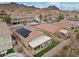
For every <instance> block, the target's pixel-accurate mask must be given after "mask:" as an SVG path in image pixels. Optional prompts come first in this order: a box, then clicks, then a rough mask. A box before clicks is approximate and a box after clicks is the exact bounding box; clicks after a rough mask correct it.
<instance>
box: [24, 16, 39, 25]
mask: <svg viewBox="0 0 79 59" xmlns="http://www.w3.org/2000/svg"><path fill="white" fill-rule="evenodd" d="M25 21H26V23H27V25H37V24H38V21H37V20H36V18H35V17H27V18H26V19H25Z"/></svg>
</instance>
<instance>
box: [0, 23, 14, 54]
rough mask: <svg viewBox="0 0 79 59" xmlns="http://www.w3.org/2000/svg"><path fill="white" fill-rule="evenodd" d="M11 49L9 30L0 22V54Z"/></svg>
mask: <svg viewBox="0 0 79 59" xmlns="http://www.w3.org/2000/svg"><path fill="white" fill-rule="evenodd" d="M12 48H13V46H12V40H11V32H10V29H9V27H8V26H7V24H6V23H5V22H0V54H3V53H4V52H5V51H6V52H7V50H9V49H12Z"/></svg>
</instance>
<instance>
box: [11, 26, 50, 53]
mask: <svg viewBox="0 0 79 59" xmlns="http://www.w3.org/2000/svg"><path fill="white" fill-rule="evenodd" d="M12 32H13V35H14V36H15V37H16V38H17V39H18V40H19V41H20V42H21V43H22V44H23V45H25V47H27V48H28V49H29V50H30V51H31V53H32V54H36V53H37V52H39V51H40V50H42V49H43V48H45V47H47V46H48V45H50V44H51V43H52V39H51V37H50V36H48V35H46V34H44V33H43V32H42V31H41V30H39V29H37V28H35V27H32V26H25V27H20V28H17V29H12Z"/></svg>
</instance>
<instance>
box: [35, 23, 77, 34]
mask: <svg viewBox="0 0 79 59" xmlns="http://www.w3.org/2000/svg"><path fill="white" fill-rule="evenodd" d="M35 27H36V28H38V29H40V30H42V31H46V32H49V33H51V34H55V33H56V32H57V31H59V30H60V29H67V30H71V28H72V27H73V28H74V27H76V25H73V24H71V23H68V22H55V23H51V24H47V23H46V24H41V25H38V26H35Z"/></svg>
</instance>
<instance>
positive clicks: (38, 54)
mask: <svg viewBox="0 0 79 59" xmlns="http://www.w3.org/2000/svg"><path fill="white" fill-rule="evenodd" d="M58 43H59V42H55V41H53V42H52V44H51V45H49V46H48V47H46V48H45V49H43V50H42V51H40V52H38V53H37V54H35V55H34V56H35V57H41V56H43V55H44V54H45V53H47V52H48V51H49V50H51V49H52V48H54V47H55V46H56V45H57V44H58Z"/></svg>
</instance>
